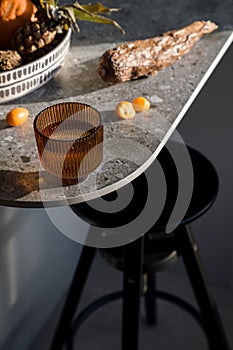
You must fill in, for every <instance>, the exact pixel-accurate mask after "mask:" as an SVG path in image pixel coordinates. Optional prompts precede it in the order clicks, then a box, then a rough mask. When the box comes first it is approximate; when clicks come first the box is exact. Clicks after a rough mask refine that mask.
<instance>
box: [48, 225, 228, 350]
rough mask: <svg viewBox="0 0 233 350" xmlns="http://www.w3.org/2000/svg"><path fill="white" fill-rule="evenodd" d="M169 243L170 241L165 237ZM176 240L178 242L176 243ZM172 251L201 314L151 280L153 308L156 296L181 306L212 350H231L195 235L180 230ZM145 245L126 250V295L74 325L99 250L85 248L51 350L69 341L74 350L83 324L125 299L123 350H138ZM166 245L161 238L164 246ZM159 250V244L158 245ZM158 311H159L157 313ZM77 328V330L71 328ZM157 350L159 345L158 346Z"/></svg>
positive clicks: (138, 242)
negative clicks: (177, 256)
mask: <svg viewBox="0 0 233 350" xmlns="http://www.w3.org/2000/svg"><path fill="white" fill-rule="evenodd" d="M165 239H167V237H166V235H165ZM172 240H174V242H173V243H172ZM170 244H171V247H174V246H175V247H176V249H177V252H178V253H179V254H180V255H181V256H182V257H183V260H184V264H185V266H186V269H187V272H188V275H189V278H190V282H191V285H192V287H193V291H194V294H195V296H196V299H197V302H198V305H199V308H200V313H198V312H197V311H196V310H195V309H194V308H193V307H192V306H191V305H189V304H188V303H186V302H185V301H182V300H181V299H179V298H177V297H175V296H172V295H171V294H168V293H164V292H158V291H153V287H154V286H153V282H152V280H150V282H149V284H150V289H149V292H148V294H147V295H146V297H147V301H146V303H148V305H147V306H148V307H149V304H150V302H151V300H152V294H153V293H154V296H156V297H162V298H164V299H166V300H168V301H172V302H175V303H176V304H178V305H179V306H181V307H183V308H184V309H186V310H187V311H188V312H190V313H191V314H192V315H193V316H194V317H195V319H196V320H197V321H198V322H199V323H200V324H201V325H202V327H203V329H204V331H205V334H206V337H207V340H208V343H209V348H210V350H216V349H219V350H230V346H229V344H228V340H227V337H226V334H225V331H224V328H223V325H222V322H221V318H220V315H219V312H218V310H217V306H216V304H215V301H214V298H213V296H212V294H211V292H210V289H209V287H208V285H207V282H206V279H205V276H204V272H203V269H202V266H201V262H200V258H199V255H198V251H197V246H196V244H195V242H194V241H193V238H192V235H191V232H190V231H189V230H188V229H187V228H186V227H185V226H183V227H179V228H178V229H177V230H175V231H174V234H173V235H172V236H171V237H170ZM143 245H144V237H142V238H140V239H138V240H136V241H135V242H132V243H130V244H128V245H126V246H125V247H124V250H125V252H124V254H125V255H124V283H123V293H119V292H118V293H115V294H114V295H113V296H109V297H108V298H107V299H104V298H102V299H101V300H99V301H97V302H95V303H97V304H96V305H95V303H94V304H92V305H91V306H89V308H88V310H86V311H85V310H84V311H83V312H82V313H81V315H80V316H79V317H78V319H77V320H76V322H75V323H74V324H73V320H74V314H75V311H76V307H77V305H78V303H79V300H80V298H81V294H82V291H83V288H84V285H85V281H86V279H87V276H88V272H89V269H90V267H91V263H92V261H93V258H94V255H95V252H96V249H95V248H89V247H84V248H83V252H82V254H81V258H80V260H79V263H78V266H77V269H76V272H75V275H74V278H73V282H72V284H71V287H70V290H69V293H68V297H67V300H66V303H65V306H64V309H63V312H62V316H61V318H60V321H59V324H58V328H57V331H56V334H55V337H54V340H53V343H52V346H51V348H50V350H61V349H62V347H63V345H64V343H65V342H66V341H67V344H68V346H69V349H72V338H73V336H74V334H73V331H74V330H77V329H78V328H79V327H80V325H81V323H82V322H81V321H83V320H85V319H86V318H87V316H88V315H89V314H90V313H92V312H93V311H95V310H96V309H97V308H98V307H100V306H102V305H104V304H105V303H106V302H110V301H113V300H116V299H117V298H120V297H121V296H123V319H122V350H126V349H127V350H128V349H130V350H138V337H139V313H140V308H139V304H140V297H141V295H142V264H143ZM163 245H164V242H163V241H162V237H161V246H163ZM157 248H158V249H159V241H157ZM155 311H156V310H155ZM147 318H148V322H149V323H154V322H156V314H153V313H148V314H147ZM72 324H73V327H71V326H72ZM155 347H156V344H155Z"/></svg>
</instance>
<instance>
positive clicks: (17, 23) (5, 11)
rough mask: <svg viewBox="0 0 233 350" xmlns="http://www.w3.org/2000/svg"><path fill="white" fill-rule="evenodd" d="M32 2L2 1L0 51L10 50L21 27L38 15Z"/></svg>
mask: <svg viewBox="0 0 233 350" xmlns="http://www.w3.org/2000/svg"><path fill="white" fill-rule="evenodd" d="M36 11H37V9H36V6H35V5H34V4H33V3H32V2H31V1H30V0H0V33H1V34H0V49H10V48H11V40H12V38H13V35H14V34H15V33H16V31H17V29H18V28H19V27H22V26H23V25H24V24H25V23H26V22H28V21H30V20H31V19H32V18H33V16H34V14H35V13H36Z"/></svg>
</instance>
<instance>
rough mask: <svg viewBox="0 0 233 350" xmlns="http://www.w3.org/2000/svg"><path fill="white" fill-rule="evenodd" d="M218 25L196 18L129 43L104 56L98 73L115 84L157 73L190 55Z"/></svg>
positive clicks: (107, 52)
mask: <svg viewBox="0 0 233 350" xmlns="http://www.w3.org/2000/svg"><path fill="white" fill-rule="evenodd" d="M217 28H218V26H217V25H216V24H215V23H213V22H211V21H196V22H193V23H192V24H190V25H188V26H186V27H184V28H181V29H178V30H172V31H169V32H166V33H164V34H162V35H160V36H157V37H155V38H150V39H145V40H136V41H132V42H126V43H124V44H122V45H119V46H118V47H116V48H114V49H110V50H108V51H106V52H105V53H104V54H103V55H102V56H101V57H100V60H99V67H98V73H99V75H100V76H101V78H102V79H103V80H104V81H107V82H113V83H120V82H124V81H127V80H132V79H137V78H139V77H142V76H148V75H152V74H153V75H155V74H157V72H158V71H159V70H161V69H163V68H166V67H167V66H169V65H171V64H172V63H174V62H175V61H176V60H178V59H180V58H181V57H182V56H183V55H184V54H186V53H187V52H188V51H189V50H190V48H191V47H192V46H193V45H194V44H195V42H197V41H198V40H199V39H200V38H201V37H202V36H203V35H204V34H208V33H211V32H213V31H214V30H216V29H217Z"/></svg>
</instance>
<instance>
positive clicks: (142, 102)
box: [133, 96, 150, 112]
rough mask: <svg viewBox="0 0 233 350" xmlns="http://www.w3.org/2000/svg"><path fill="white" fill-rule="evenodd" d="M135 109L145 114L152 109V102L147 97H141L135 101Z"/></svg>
mask: <svg viewBox="0 0 233 350" xmlns="http://www.w3.org/2000/svg"><path fill="white" fill-rule="evenodd" d="M133 107H134V109H135V111H136V112H144V111H147V110H148V109H149V108H150V102H149V101H148V100H147V99H146V98H145V97H142V96H139V97H136V98H135V99H134V100H133Z"/></svg>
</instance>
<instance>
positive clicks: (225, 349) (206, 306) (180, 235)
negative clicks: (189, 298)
mask: <svg viewBox="0 0 233 350" xmlns="http://www.w3.org/2000/svg"><path fill="white" fill-rule="evenodd" d="M175 237H176V241H177V244H178V247H177V248H178V251H179V253H180V254H181V255H182V257H183V260H184V264H185V266H186V270H187V273H188V275H189V279H190V281H191V284H192V288H193V291H194V294H195V296H196V299H197V302H198V305H199V308H200V311H201V316H202V320H203V325H204V328H205V331H206V335H207V337H208V341H209V346H210V349H213V350H215V349H221V350H230V346H229V343H228V341H227V337H226V334H225V331H224V328H223V324H222V321H221V318H220V315H219V312H218V309H217V306H216V303H215V301H214V298H213V296H212V293H211V290H210V288H209V287H208V284H207V282H206V278H205V275H204V271H203V268H202V265H201V262H200V257H199V254H198V251H197V245H196V243H195V242H194V239H193V237H192V234H191V231H190V229H189V228H188V227H185V226H181V227H179V228H178V229H177V230H176V232H175Z"/></svg>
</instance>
